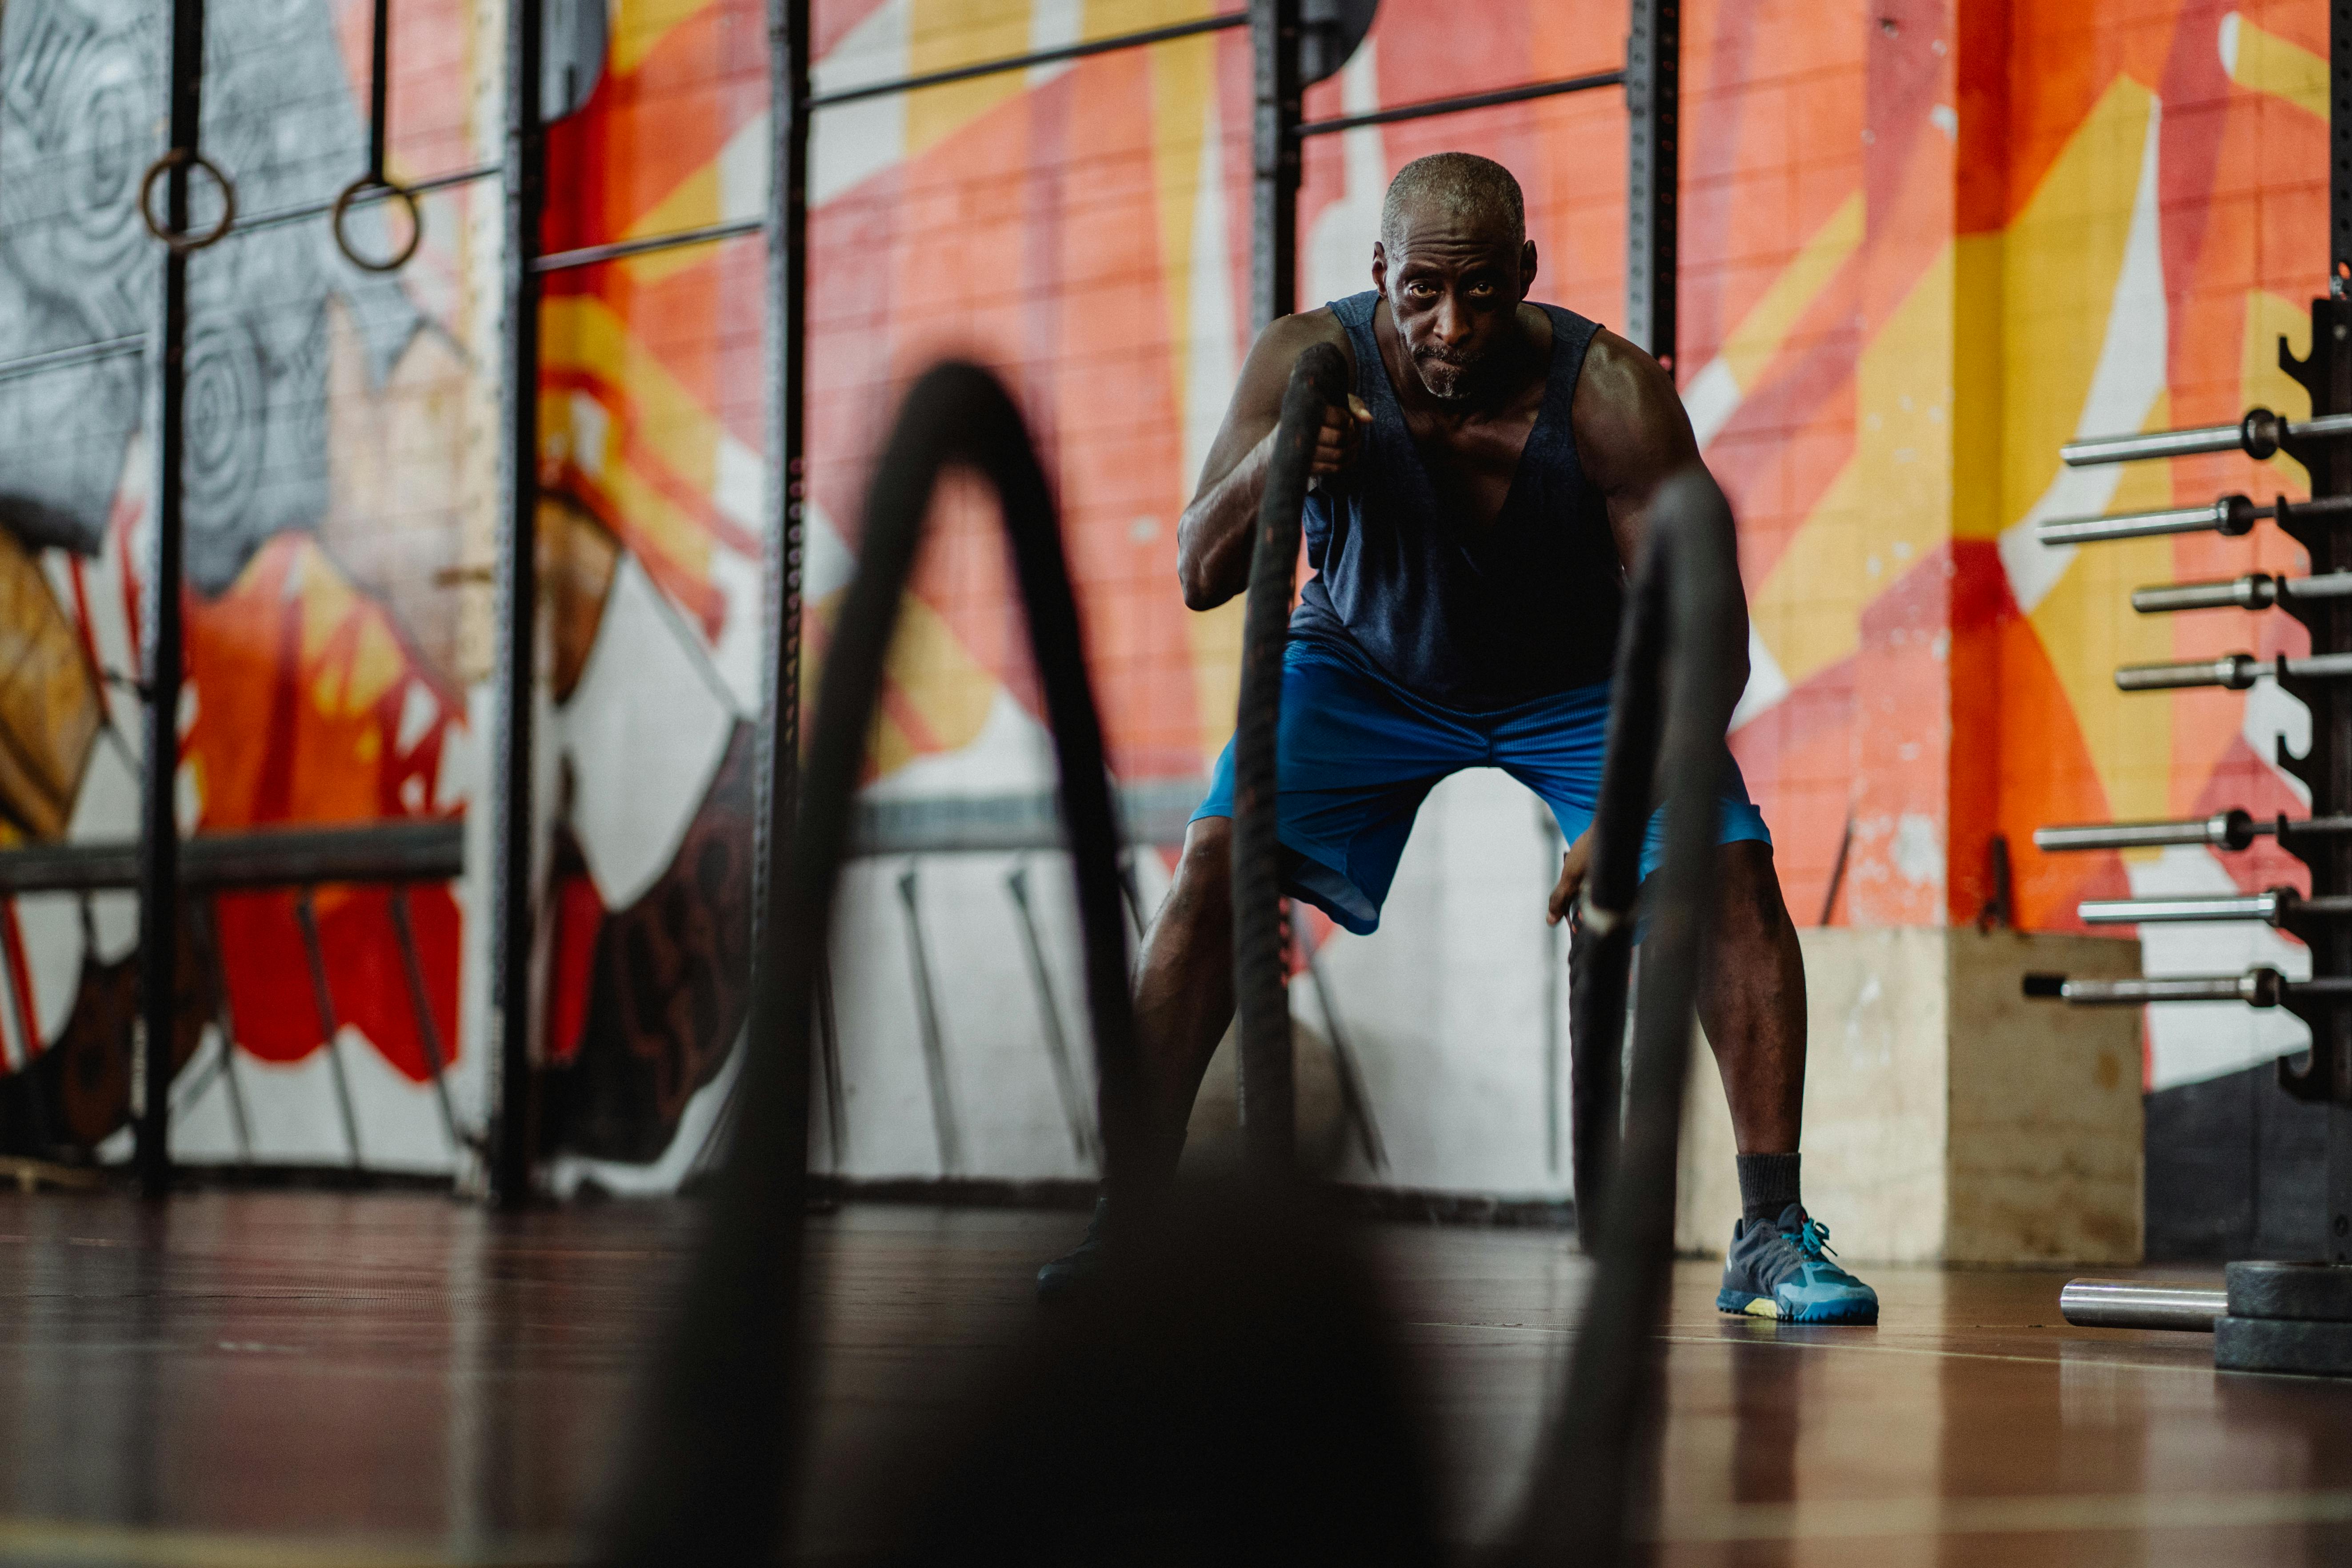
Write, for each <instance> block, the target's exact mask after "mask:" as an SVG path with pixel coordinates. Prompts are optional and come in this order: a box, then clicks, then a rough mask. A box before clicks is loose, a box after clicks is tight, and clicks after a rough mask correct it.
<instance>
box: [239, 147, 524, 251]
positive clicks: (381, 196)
mask: <svg viewBox="0 0 2352 1568" xmlns="http://www.w3.org/2000/svg"><path fill="white" fill-rule="evenodd" d="M505 173H506V169H505V167H504V166H503V165H502V164H498V163H483V164H481V165H479V166H478V167H476V168H471V169H457V170H453V171H452V172H451V173H449V174H435V175H433V176H432V177H431V178H430V179H424V180H405V181H403V182H401V184H400V186H399V189H400V190H402V191H406V192H407V193H408V194H409V195H413V196H422V195H431V194H432V193H433V192H435V191H446V190H448V189H450V188H451V187H452V186H456V185H470V184H473V183H474V182H475V181H477V180H494V179H497V178H498V177H499V175H500V174H505ZM397 194H398V192H396V191H395V190H394V188H393V187H392V186H390V185H380V186H377V187H376V188H374V189H373V190H366V191H362V192H360V193H359V194H358V195H355V196H353V197H352V205H353V206H355V207H368V206H373V205H376V204H377V203H379V202H388V201H391V200H393V199H394V197H395V196H396V195H397ZM334 210H335V200H334V198H333V197H332V196H330V197H328V198H327V199H326V200H325V201H323V202H304V203H303V204H302V205H300V206H293V207H273V208H272V209H270V210H269V211H268V212H266V213H256V214H254V215H253V216H251V217H244V218H239V219H237V220H236V223H235V224H234V225H232V226H230V228H229V233H230V234H233V235H236V234H250V233H252V232H253V231H254V230H256V229H261V228H278V227H280V226H284V225H286V224H289V223H300V222H301V221H302V220H303V219H304V218H313V217H325V216H327V215H328V214H330V213H331V212H333V211H334Z"/></svg>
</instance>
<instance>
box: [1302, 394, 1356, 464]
mask: <svg viewBox="0 0 2352 1568" xmlns="http://www.w3.org/2000/svg"><path fill="white" fill-rule="evenodd" d="M1371 422H1372V411H1371V409H1370V408H1369V407H1367V406H1366V405H1365V403H1364V400H1363V399H1362V398H1360V397H1358V396H1357V395H1355V394H1354V393H1352V392H1351V393H1349V395H1348V401H1347V402H1346V403H1345V404H1344V405H1333V406H1332V407H1329V408H1326V409H1325V410H1324V411H1323V426H1322V428H1321V429H1319V430H1318V431H1316V432H1315V461H1314V463H1313V464H1312V465H1311V466H1309V467H1308V468H1307V477H1308V478H1309V479H1323V478H1325V477H1327V476H1328V475H1331V474H1337V473H1343V472H1345V471H1346V470H1347V468H1349V465H1350V464H1352V463H1354V462H1355V460H1356V455H1357V454H1358V453H1359V452H1360V451H1362V450H1363V447H1364V426H1367V425H1370V423H1371Z"/></svg>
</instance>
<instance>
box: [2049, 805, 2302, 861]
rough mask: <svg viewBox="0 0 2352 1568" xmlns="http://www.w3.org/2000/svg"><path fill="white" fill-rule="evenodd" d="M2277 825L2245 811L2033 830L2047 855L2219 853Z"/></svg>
mask: <svg viewBox="0 0 2352 1568" xmlns="http://www.w3.org/2000/svg"><path fill="white" fill-rule="evenodd" d="M2273 826H2274V825H2273V824H2272V823H2270V822H2267V821H2263V822H2258V821H2256V820H2255V819H2254V817H2253V816H2252V814H2250V813H2248V812H2244V811H2238V810H2234V809H2233V810H2230V811H2217V812H2215V813H2214V814H2213V815H2212V816H2190V817H2183V818H2180V819H2179V820H2177V821H2168V822H2086V823H2081V824H2077V825H2068V826H2054V827H2037V828H2035V829H2034V830H2033V847H2035V848H2036V849H2041V850H2044V851H2053V852H2054V851H2059V850H2067V849H2154V848H2158V847H2162V846H2164V845H2168V844H2210V845H2211V846H2213V847H2215V848H2218V849H2243V848H2245V847H2247V846H2248V845H2250V844H2252V842H2253V841H2254V838H2255V837H2256V836H2257V835H2259V834H2264V833H2269V832H2272V831H2273Z"/></svg>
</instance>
